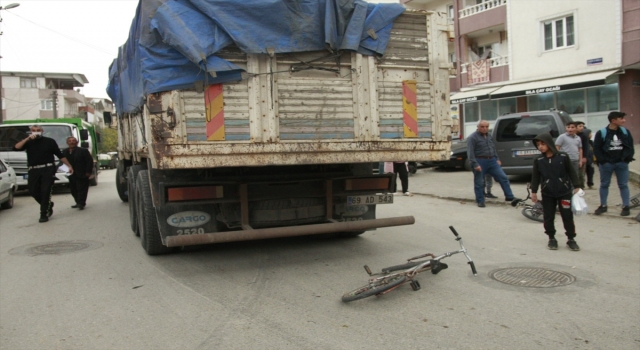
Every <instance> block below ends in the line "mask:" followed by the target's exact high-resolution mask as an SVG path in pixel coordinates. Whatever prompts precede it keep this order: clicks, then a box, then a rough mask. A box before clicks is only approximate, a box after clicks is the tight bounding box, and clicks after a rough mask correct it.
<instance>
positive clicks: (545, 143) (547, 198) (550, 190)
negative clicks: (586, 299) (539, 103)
mask: <svg viewBox="0 0 640 350" xmlns="http://www.w3.org/2000/svg"><path fill="white" fill-rule="evenodd" d="M533 142H535V145H536V147H537V148H538V150H539V151H540V153H542V154H541V155H539V156H538V157H536V158H535V159H534V161H533V172H532V174H531V200H532V201H533V202H534V203H536V202H538V200H539V199H538V187H540V188H541V189H540V192H541V194H542V200H541V202H542V215H543V218H544V233H546V234H547V236H549V242H548V243H547V248H549V249H551V250H556V249H558V241H557V240H556V238H555V235H556V228H555V224H554V221H555V219H556V208H558V209H559V211H560V217H561V218H562V224H563V225H564V230H565V234H566V235H567V247H569V249H571V250H574V251H577V250H580V247H579V246H578V243H576V241H575V237H576V225H575V223H574V222H573V212H572V211H571V197H572V196H573V194H575V193H577V192H578V191H580V186H581V185H580V179H579V178H578V171H577V169H576V168H575V166H573V164H572V161H571V158H570V157H569V155H568V154H567V153H565V152H560V151H558V149H557V148H556V147H555V143H554V142H553V137H552V136H551V134H550V133H548V132H545V133H542V134H540V135H538V136H536V137H535V138H534V139H533Z"/></svg>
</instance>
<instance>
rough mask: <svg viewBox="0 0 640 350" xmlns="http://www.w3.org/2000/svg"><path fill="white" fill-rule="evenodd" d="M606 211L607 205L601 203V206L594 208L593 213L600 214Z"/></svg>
mask: <svg viewBox="0 0 640 350" xmlns="http://www.w3.org/2000/svg"><path fill="white" fill-rule="evenodd" d="M606 212H607V206H606V205H601V206H599V207H598V209H596V211H595V212H594V214H596V215H602V213H606Z"/></svg>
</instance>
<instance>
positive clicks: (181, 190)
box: [167, 186, 223, 202]
mask: <svg viewBox="0 0 640 350" xmlns="http://www.w3.org/2000/svg"><path fill="white" fill-rule="evenodd" d="M222 197H223V191H222V186H198V187H173V188H169V189H168V190H167V199H168V200H169V202H180V201H192V200H203V199H215V198H222Z"/></svg>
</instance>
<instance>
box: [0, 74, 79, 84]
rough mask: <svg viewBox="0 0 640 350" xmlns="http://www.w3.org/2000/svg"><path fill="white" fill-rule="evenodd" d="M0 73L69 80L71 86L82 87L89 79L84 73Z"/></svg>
mask: <svg viewBox="0 0 640 350" xmlns="http://www.w3.org/2000/svg"><path fill="white" fill-rule="evenodd" d="M0 74H1V75H2V76H3V77H21V78H47V79H58V80H71V81H73V82H74V83H73V87H82V86H84V84H88V83H89V80H88V79H87V77H85V76H84V74H80V73H55V72H9V71H2V72H0Z"/></svg>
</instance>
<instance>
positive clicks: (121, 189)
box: [116, 161, 133, 202]
mask: <svg viewBox="0 0 640 350" xmlns="http://www.w3.org/2000/svg"><path fill="white" fill-rule="evenodd" d="M124 170H125V167H124V162H123V161H119V162H118V165H117V166H116V190H117V191H118V196H119V197H120V199H121V200H122V201H123V202H128V201H129V195H128V192H127V182H126V181H125V177H124ZM132 197H133V195H132Z"/></svg>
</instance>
